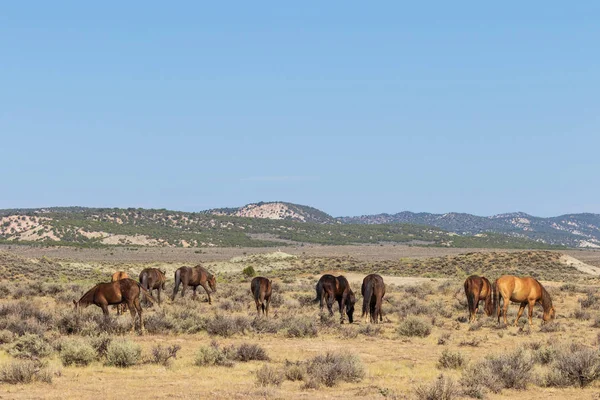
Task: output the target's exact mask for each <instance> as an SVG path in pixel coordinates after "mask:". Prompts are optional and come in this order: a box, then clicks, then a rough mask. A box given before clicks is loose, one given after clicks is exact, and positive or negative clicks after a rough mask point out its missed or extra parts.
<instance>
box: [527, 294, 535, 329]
mask: <svg viewBox="0 0 600 400" xmlns="http://www.w3.org/2000/svg"><path fill="white" fill-rule="evenodd" d="M528 305H529V310H527V311H528V314H529V326H533V321H532V320H531V318H532V317H533V307H534V306H535V300H529V304H528Z"/></svg>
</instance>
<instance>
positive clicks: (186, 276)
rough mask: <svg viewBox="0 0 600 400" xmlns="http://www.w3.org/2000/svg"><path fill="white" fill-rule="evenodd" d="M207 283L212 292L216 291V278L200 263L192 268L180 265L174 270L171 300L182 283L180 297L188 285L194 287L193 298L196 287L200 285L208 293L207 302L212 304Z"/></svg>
mask: <svg viewBox="0 0 600 400" xmlns="http://www.w3.org/2000/svg"><path fill="white" fill-rule="evenodd" d="M207 283H208V286H210V288H211V289H212V291H213V292H216V291H217V278H216V277H215V276H214V275H213V274H211V273H210V272H208V271H207V270H206V269H205V268H204V267H203V266H202V265H196V266H195V267H194V268H191V267H181V268H179V269H177V271H175V287H174V288H173V295H172V296H171V300H175V295H176V294H177V291H178V290H179V285H180V284H183V287H182V288H181V297H183V296H184V295H185V289H186V288H187V287H188V286H191V287H192V288H193V289H194V296H193V298H196V288H198V286H202V287H203V288H204V290H206V294H207V295H208V304H212V300H211V298H210V293H211V291H210V290H209V289H208V286H207Z"/></svg>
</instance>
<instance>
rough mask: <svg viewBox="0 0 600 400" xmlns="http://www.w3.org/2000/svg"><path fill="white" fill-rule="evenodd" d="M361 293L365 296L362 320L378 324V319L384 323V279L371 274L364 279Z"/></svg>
mask: <svg viewBox="0 0 600 400" xmlns="http://www.w3.org/2000/svg"><path fill="white" fill-rule="evenodd" d="M360 292H361V294H362V296H363V306H362V318H365V319H366V320H368V319H369V316H370V320H371V322H372V323H374V324H376V323H377V318H379V321H380V322H383V312H382V311H381V306H382V303H383V296H384V295H385V284H384V283H383V278H382V277H381V275H378V274H369V275H367V276H365V278H364V279H363V283H362V286H361V288H360Z"/></svg>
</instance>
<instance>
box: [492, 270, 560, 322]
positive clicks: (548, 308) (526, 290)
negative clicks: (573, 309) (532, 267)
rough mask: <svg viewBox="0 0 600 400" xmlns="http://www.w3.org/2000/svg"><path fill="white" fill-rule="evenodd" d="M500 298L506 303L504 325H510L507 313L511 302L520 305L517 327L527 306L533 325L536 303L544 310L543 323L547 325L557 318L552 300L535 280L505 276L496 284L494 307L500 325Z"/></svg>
mask: <svg viewBox="0 0 600 400" xmlns="http://www.w3.org/2000/svg"><path fill="white" fill-rule="evenodd" d="M500 296H502V301H503V302H504V304H503V307H502V312H503V313H504V324H506V325H508V321H507V320H506V311H507V310H508V303H509V301H512V302H515V303H520V304H521V306H520V307H519V312H518V314H517V319H515V326H516V325H517V322H519V318H521V315H523V310H525V306H526V305H528V306H529V325H533V321H532V320H531V317H532V315H533V306H535V303H541V305H542V308H543V309H544V314H543V316H542V321H543V322H542V323H546V322H548V321H550V320H552V319H554V317H555V316H556V311H555V310H554V307H553V306H552V299H551V298H550V294H549V293H548V292H547V291H546V289H545V288H544V287H543V286H542V285H541V284H540V283H539V282H538V281H537V280H535V279H534V278H532V277H529V276H528V277H525V278H519V277H517V276H513V275H503V276H501V277H500V278H498V279H496V282H494V305H495V307H496V311H497V313H498V323H500V315H501V313H500V312H501V310H500Z"/></svg>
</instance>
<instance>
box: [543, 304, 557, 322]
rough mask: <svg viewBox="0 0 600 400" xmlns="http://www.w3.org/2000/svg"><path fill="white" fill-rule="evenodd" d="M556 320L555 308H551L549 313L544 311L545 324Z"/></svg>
mask: <svg viewBox="0 0 600 400" xmlns="http://www.w3.org/2000/svg"><path fill="white" fill-rule="evenodd" d="M555 318H556V310H555V309H554V307H550V309H549V310H548V311H544V314H543V315H542V321H543V322H544V323H546V322H549V321H551V320H553V319H555Z"/></svg>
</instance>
